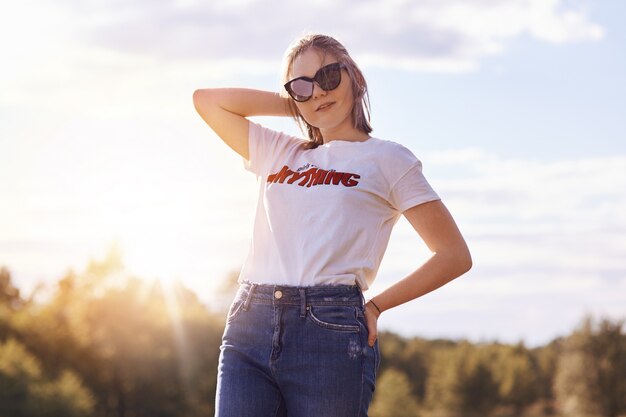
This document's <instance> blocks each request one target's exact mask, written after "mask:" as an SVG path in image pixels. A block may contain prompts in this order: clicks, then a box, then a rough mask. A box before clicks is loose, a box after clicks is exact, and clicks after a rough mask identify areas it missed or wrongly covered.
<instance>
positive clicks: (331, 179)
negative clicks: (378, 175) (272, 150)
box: [267, 163, 361, 187]
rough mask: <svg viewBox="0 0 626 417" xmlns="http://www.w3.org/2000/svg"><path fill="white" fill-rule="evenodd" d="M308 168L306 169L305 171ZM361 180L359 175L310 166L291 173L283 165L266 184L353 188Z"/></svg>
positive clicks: (268, 177)
mask: <svg viewBox="0 0 626 417" xmlns="http://www.w3.org/2000/svg"><path fill="white" fill-rule="evenodd" d="M307 168H308V169H307ZM359 178H361V176H360V175H359V174H354V173H351V172H339V171H336V170H334V169H330V170H325V169H321V168H318V167H316V166H315V165H312V164H308V163H307V164H305V165H304V166H302V167H300V168H298V169H296V170H295V171H292V170H291V169H290V168H289V166H287V165H284V166H283V167H282V168H281V170H280V171H278V172H276V173H274V174H270V175H268V176H267V182H270V183H280V184H294V183H295V182H296V181H299V182H298V183H297V184H296V185H299V186H301V187H304V186H307V187H310V186H312V185H340V184H341V185H343V186H344V187H354V186H356V185H357V184H358V183H359V181H358V179H359Z"/></svg>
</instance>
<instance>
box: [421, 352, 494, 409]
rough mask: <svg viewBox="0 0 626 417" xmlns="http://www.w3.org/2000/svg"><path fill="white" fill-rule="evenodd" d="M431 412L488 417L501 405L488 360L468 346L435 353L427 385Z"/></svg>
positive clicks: (427, 398)
mask: <svg viewBox="0 0 626 417" xmlns="http://www.w3.org/2000/svg"><path fill="white" fill-rule="evenodd" d="M426 400H427V404H428V405H429V408H431V409H433V410H440V411H443V412H445V413H447V414H448V415H452V416H460V417H472V416H485V415H488V414H489V412H491V410H492V409H493V408H494V407H495V405H496V404H497V403H498V385H497V384H496V382H495V380H494V377H493V375H492V372H491V370H490V366H489V364H488V357H487V355H485V354H484V352H482V351H481V350H480V348H479V347H476V346H473V345H472V344H470V343H469V342H463V343H460V344H459V345H458V346H456V347H454V348H445V349H441V350H438V351H436V352H435V355H434V356H433V364H432V367H431V371H430V375H429V378H428V381H427V384H426Z"/></svg>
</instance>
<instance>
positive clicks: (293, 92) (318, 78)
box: [285, 62, 346, 102]
mask: <svg viewBox="0 0 626 417" xmlns="http://www.w3.org/2000/svg"><path fill="white" fill-rule="evenodd" d="M345 67H346V66H345V65H344V64H342V63H339V62H333V63H332V64H328V65H326V66H323V67H322V68H320V69H319V70H317V72H316V73H315V76H314V77H313V78H309V77H298V78H294V79H293V80H291V81H289V82H288V83H287V84H285V90H287V92H288V93H289V95H290V96H291V98H293V99H294V100H295V101H300V102H302V101H307V100H308V99H310V98H311V96H313V83H314V82H316V83H317V85H319V86H320V88H321V89H322V90H324V91H330V90H334V89H335V88H337V87H338V86H339V84H340V83H341V69H342V68H345Z"/></svg>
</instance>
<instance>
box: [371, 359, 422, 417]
mask: <svg viewBox="0 0 626 417" xmlns="http://www.w3.org/2000/svg"><path fill="white" fill-rule="evenodd" d="M418 410H419V406H418V403H417V400H416V399H415V397H414V396H413V395H412V393H411V384H410V383H409V379H408V378H407V376H406V374H405V373H404V372H401V371H398V370H397V369H394V368H387V369H386V370H385V371H384V372H383V373H382V374H381V376H380V378H379V379H378V382H377V383H376V391H375V395H374V399H373V402H372V406H371V407H370V415H371V416H372V417H418V416H419V412H418Z"/></svg>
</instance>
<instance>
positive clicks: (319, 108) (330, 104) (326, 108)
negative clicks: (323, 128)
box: [315, 101, 335, 111]
mask: <svg viewBox="0 0 626 417" xmlns="http://www.w3.org/2000/svg"><path fill="white" fill-rule="evenodd" d="M334 104H335V102H334V101H333V102H331V103H324V104H322V105H321V106H319V107H318V108H317V110H315V111H324V110H328V109H330V108H331V107H332V106H333V105H334Z"/></svg>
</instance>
